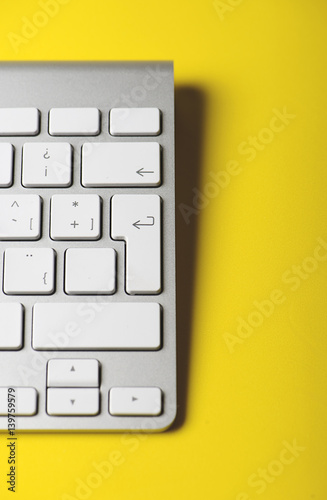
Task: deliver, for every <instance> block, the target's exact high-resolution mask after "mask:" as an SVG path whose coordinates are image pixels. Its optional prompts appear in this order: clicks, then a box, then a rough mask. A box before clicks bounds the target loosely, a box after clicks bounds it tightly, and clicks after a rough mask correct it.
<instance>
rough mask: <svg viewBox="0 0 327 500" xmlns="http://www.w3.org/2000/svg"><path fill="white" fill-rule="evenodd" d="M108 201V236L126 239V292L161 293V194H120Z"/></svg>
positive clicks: (115, 238)
mask: <svg viewBox="0 0 327 500" xmlns="http://www.w3.org/2000/svg"><path fill="white" fill-rule="evenodd" d="M111 201H112V203H111V237H112V238H113V239H114V240H121V239H122V240H125V241H126V285H125V286H126V292H127V293H129V294H132V295H134V294H157V293H160V292H161V215H160V212H161V198H160V196H157V195H154V194H148V195H138V194H136V195H134V194H119V195H115V196H113V197H112V199H111Z"/></svg>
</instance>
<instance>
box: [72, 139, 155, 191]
mask: <svg viewBox="0 0 327 500" xmlns="http://www.w3.org/2000/svg"><path fill="white" fill-rule="evenodd" d="M82 184H83V186H85V187H105V186H158V185H159V184H160V146H159V144H158V143H157V142H123V143H119V142H109V143H102V144H101V143H89V144H84V146H83V149H82Z"/></svg>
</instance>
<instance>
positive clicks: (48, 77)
mask: <svg viewBox="0 0 327 500" xmlns="http://www.w3.org/2000/svg"><path fill="white" fill-rule="evenodd" d="M174 203H175V201H174V81H173V65H172V64H171V63H155V62H153V63H128V62H126V63H1V64H0V256H1V287H0V288H1V289H0V429H2V430H6V429H8V428H9V429H13V428H14V429H15V432H16V431H17V432H18V431H20V430H71V431H73V430H92V431H96V430H98V431H106V430H108V431H110V430H113V431H114V430H118V431H119V430H135V431H155V430H163V429H165V428H167V427H168V426H169V425H170V424H171V423H172V422H173V420H174V417H175V414H176V338H175V337H176V328H175V323H176V320H175V206H174ZM8 415H9V416H8Z"/></svg>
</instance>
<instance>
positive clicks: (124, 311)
mask: <svg viewBox="0 0 327 500" xmlns="http://www.w3.org/2000/svg"><path fill="white" fill-rule="evenodd" d="M160 312H161V311H160V305H159V304H155V303H126V302H124V303H117V302H116V303H112V302H110V303H109V302H106V303H101V302H95V303H90V302H84V303H83V302H76V303H72V302H70V303H69V302H66V303H39V304H35V306H34V308H33V335H32V338H33V340H32V343H33V348H34V349H36V350H58V351H69V350H73V351H78V350H81V351H87V350H115V349H117V350H156V349H159V347H160V323H161V321H160Z"/></svg>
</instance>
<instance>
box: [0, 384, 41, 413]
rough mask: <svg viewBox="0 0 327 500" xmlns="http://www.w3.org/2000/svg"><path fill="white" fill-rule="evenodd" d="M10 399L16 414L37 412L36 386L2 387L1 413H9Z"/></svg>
mask: <svg viewBox="0 0 327 500" xmlns="http://www.w3.org/2000/svg"><path fill="white" fill-rule="evenodd" d="M8 399H9V400H10V402H11V405H13V406H11V408H14V409H15V412H14V413H15V415H23V416H31V415H35V414H36V412H37V392H36V390H35V389H34V387H0V415H8Z"/></svg>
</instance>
